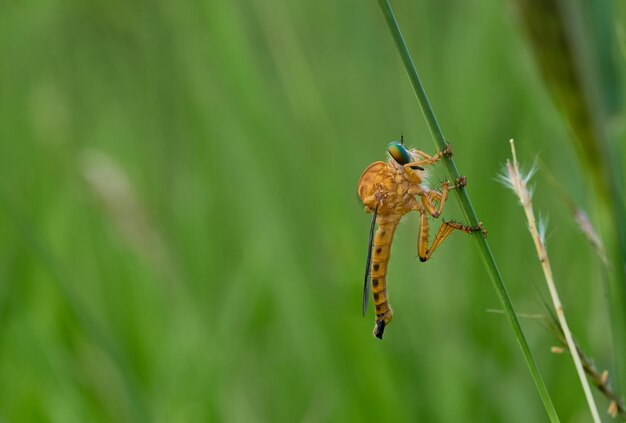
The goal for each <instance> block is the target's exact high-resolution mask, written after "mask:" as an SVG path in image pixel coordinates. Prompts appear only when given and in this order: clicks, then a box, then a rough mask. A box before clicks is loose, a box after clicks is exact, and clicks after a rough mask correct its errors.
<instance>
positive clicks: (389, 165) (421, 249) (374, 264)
mask: <svg viewBox="0 0 626 423" xmlns="http://www.w3.org/2000/svg"><path fill="white" fill-rule="evenodd" d="M387 152H388V153H389V156H390V157H389V159H388V160H387V162H386V163H385V162H380V161H379V162H374V163H372V164H371V165H369V166H368V167H367V169H365V171H364V172H363V174H362V175H361V178H360V179H359V185H358V188H357V192H358V195H359V198H360V199H361V202H362V203H363V205H364V206H365V211H366V212H367V213H372V222H371V224H370V230H369V242H368V249H367V262H366V265H365V281H364V286H363V316H365V312H366V310H367V303H368V299H369V290H370V284H371V290H372V294H373V298H374V306H375V308H376V324H375V326H374V336H376V337H377V338H379V339H383V332H384V331H385V327H386V326H388V325H389V323H390V322H391V318H392V316H393V312H392V310H391V307H390V306H389V300H388V296H387V265H388V263H389V257H390V255H391V241H392V240H393V235H394V233H395V231H396V227H397V226H398V223H400V219H402V216H404V215H405V214H407V213H409V212H411V211H416V212H418V213H419V214H420V220H419V231H418V238H417V255H418V257H419V259H420V261H422V262H424V261H426V260H428V259H429V258H430V257H431V256H432V254H433V253H434V252H435V250H436V249H437V248H438V247H439V246H440V245H441V243H442V242H443V241H444V240H445V239H446V238H447V237H448V236H449V235H450V233H452V232H453V231H454V230H460V231H462V232H465V233H468V234H471V233H472V232H475V231H482V233H483V235H486V231H485V230H483V227H482V222H481V223H479V225H478V226H473V227H470V226H465V225H462V224H460V223H458V222H454V221H445V220H443V221H442V223H441V226H440V227H439V231H438V232H437V235H435V239H434V240H433V241H432V243H431V244H430V245H429V240H428V216H429V215H430V216H431V217H433V218H435V219H436V218H438V217H439V216H440V215H441V212H442V211H443V208H444V206H445V203H446V199H447V198H448V192H449V191H450V190H453V189H458V188H461V187H463V186H465V185H466V183H467V181H466V179H465V178H464V177H461V178H458V179H457V180H456V181H455V184H454V185H452V184H451V183H450V182H443V183H442V184H441V189H440V191H436V190H433V189H430V188H429V187H428V185H427V183H426V182H427V173H426V171H425V169H424V166H429V165H434V164H436V163H437V162H438V161H439V160H441V159H442V158H443V157H444V156H451V155H452V150H451V148H450V146H449V145H448V146H447V147H446V148H445V149H444V150H441V151H439V152H438V153H437V154H435V155H434V156H429V155H428V154H426V153H424V152H423V151H420V150H417V149H411V150H407V149H406V148H405V147H404V139H403V138H402V137H401V138H400V142H392V143H390V144H389V145H388V146H387ZM376 223H377V224H378V230H377V231H376V234H375V235H374V227H375V225H376Z"/></svg>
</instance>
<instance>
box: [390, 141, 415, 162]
mask: <svg viewBox="0 0 626 423" xmlns="http://www.w3.org/2000/svg"><path fill="white" fill-rule="evenodd" d="M387 152H388V153H389V154H390V155H391V157H393V159H394V160H395V161H396V162H397V163H398V164H400V165H405V164H407V163H410V162H411V155H410V154H409V152H408V151H406V148H404V146H403V145H402V144H400V143H399V142H397V141H395V142H391V143H389V145H388V146H387Z"/></svg>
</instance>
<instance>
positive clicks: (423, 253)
mask: <svg viewBox="0 0 626 423" xmlns="http://www.w3.org/2000/svg"><path fill="white" fill-rule="evenodd" d="M424 222H426V228H427V229H426V231H425V235H424V229H423V226H424ZM454 230H459V231H462V232H465V233H466V234H471V233H472V232H476V231H482V232H483V234H485V231H484V230H483V224H482V222H481V223H479V224H478V226H465V225H461V224H460V223H458V222H453V221H449V222H446V221H443V223H441V226H440V227H439V231H437V235H435V239H434V240H433V243H432V244H431V245H430V248H428V219H427V216H426V214H425V213H422V218H421V221H420V241H419V242H418V253H417V254H418V256H419V259H420V261H426V260H428V259H429V258H430V256H432V255H433V253H434V252H435V250H436V249H437V247H439V246H440V245H441V244H442V243H443V241H444V240H445V239H446V238H447V237H448V236H450V234H451V233H452V232H454Z"/></svg>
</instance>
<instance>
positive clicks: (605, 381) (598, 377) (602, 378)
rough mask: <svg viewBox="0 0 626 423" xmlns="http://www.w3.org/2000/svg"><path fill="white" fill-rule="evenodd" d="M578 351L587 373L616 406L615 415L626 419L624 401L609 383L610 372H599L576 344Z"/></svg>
mask: <svg viewBox="0 0 626 423" xmlns="http://www.w3.org/2000/svg"><path fill="white" fill-rule="evenodd" d="M576 351H577V352H578V355H579V356H580V359H581V360H582V362H583V367H584V368H585V373H587V375H588V376H589V378H590V379H591V381H592V382H593V384H594V385H595V386H596V388H598V390H599V391H600V392H602V395H604V396H605V397H606V398H607V399H608V400H609V401H611V403H612V404H614V407H615V413H614V415H613V417H616V416H619V418H620V419H622V420H624V421H626V410H624V403H623V401H622V398H621V397H620V396H619V395H618V394H617V393H616V392H615V391H613V389H612V388H611V385H610V384H609V378H608V373H605V372H599V371H598V369H596V366H595V365H594V364H593V361H592V360H591V359H590V358H589V357H587V356H586V355H585V354H584V353H583V352H582V351H581V350H580V348H579V347H578V345H577V346H576Z"/></svg>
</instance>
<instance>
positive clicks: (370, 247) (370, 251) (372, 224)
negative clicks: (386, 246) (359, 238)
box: [363, 208, 378, 316]
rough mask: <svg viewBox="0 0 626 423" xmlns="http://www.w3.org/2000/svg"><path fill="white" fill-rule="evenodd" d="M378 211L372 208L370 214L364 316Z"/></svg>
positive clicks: (364, 285) (364, 288)
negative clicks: (372, 211) (371, 213)
mask: <svg viewBox="0 0 626 423" xmlns="http://www.w3.org/2000/svg"><path fill="white" fill-rule="evenodd" d="M377 212H378V208H375V209H374V213H373V215H372V223H371V224H370V238H369V241H368V242H367V261H366V263H365V280H364V282H363V316H365V312H366V311H367V302H368V301H369V298H370V279H371V274H370V269H371V267H372V243H373V242H374V226H376V214H377Z"/></svg>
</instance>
